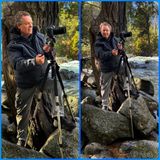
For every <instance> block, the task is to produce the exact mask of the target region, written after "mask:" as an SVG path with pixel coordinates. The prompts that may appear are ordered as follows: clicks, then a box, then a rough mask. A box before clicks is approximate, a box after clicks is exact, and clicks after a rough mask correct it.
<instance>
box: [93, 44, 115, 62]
mask: <svg viewBox="0 0 160 160" xmlns="http://www.w3.org/2000/svg"><path fill="white" fill-rule="evenodd" d="M94 49H95V55H96V57H97V58H98V59H103V60H106V59H108V58H109V57H111V56H112V51H111V50H108V51H105V50H104V49H103V46H102V44H99V43H95V45H94Z"/></svg>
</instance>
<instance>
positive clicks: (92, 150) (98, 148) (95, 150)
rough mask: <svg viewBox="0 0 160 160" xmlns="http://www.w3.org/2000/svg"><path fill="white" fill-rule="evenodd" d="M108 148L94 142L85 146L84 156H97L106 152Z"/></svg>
mask: <svg viewBox="0 0 160 160" xmlns="http://www.w3.org/2000/svg"><path fill="white" fill-rule="evenodd" d="M106 149H107V148H106V146H103V145H101V144H99V143H96V142H93V143H90V144H88V145H86V146H85V149H84V154H86V155H95V154H99V153H101V152H103V151H105V150H106Z"/></svg>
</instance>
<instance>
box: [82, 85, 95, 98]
mask: <svg viewBox="0 0 160 160" xmlns="http://www.w3.org/2000/svg"><path fill="white" fill-rule="evenodd" d="M96 96H97V95H96V91H95V90H94V89H90V88H84V87H83V88H82V99H84V98H86V97H91V98H92V99H95V98H96Z"/></svg>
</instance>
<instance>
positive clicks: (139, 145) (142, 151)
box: [119, 140, 158, 158]
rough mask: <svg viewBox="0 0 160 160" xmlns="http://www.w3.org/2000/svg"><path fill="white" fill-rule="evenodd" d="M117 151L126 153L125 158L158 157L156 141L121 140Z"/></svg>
mask: <svg viewBox="0 0 160 160" xmlns="http://www.w3.org/2000/svg"><path fill="white" fill-rule="evenodd" d="M119 151H122V152H125V153H126V158H158V143H157V142H155V141H148V140H139V141H127V142H123V143H122V144H121V146H120V148H119Z"/></svg>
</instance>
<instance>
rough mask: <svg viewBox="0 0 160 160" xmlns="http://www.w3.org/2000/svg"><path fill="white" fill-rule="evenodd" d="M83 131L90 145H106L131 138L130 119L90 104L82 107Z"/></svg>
mask: <svg viewBox="0 0 160 160" xmlns="http://www.w3.org/2000/svg"><path fill="white" fill-rule="evenodd" d="M82 131H83V132H84V133H85V135H86V137H87V138H88V140H89V142H90V143H91V142H97V143H100V144H105V145H106V144H110V143H112V142H113V141H115V140H117V139H121V138H130V137H131V132H130V121H129V120H128V118H126V117H124V116H123V115H121V114H118V113H116V112H109V111H104V110H102V109H99V108H97V107H95V106H92V105H88V104H86V105H83V106H82Z"/></svg>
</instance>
